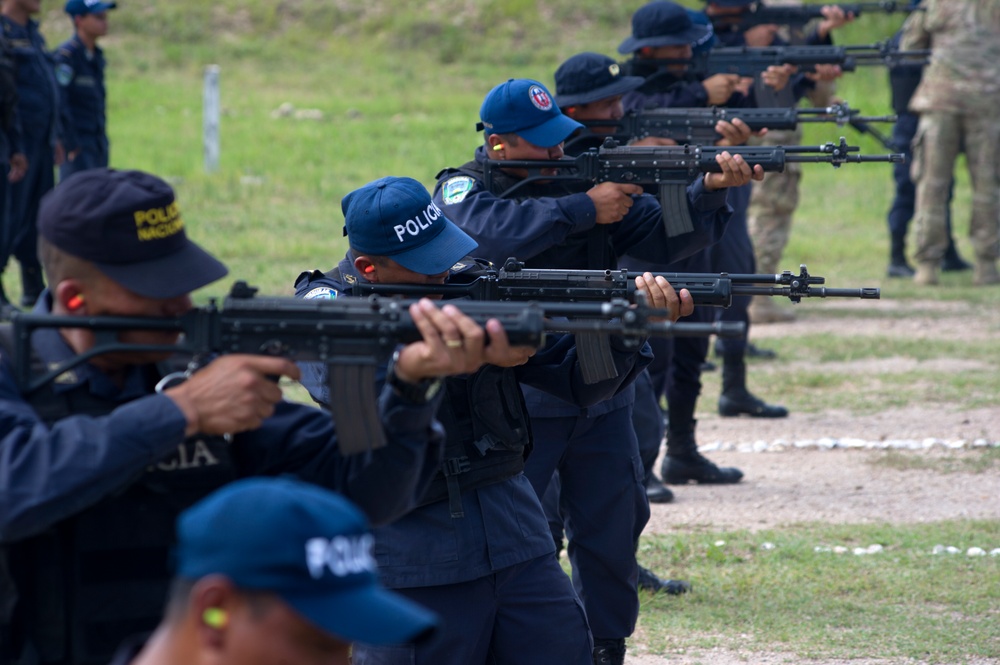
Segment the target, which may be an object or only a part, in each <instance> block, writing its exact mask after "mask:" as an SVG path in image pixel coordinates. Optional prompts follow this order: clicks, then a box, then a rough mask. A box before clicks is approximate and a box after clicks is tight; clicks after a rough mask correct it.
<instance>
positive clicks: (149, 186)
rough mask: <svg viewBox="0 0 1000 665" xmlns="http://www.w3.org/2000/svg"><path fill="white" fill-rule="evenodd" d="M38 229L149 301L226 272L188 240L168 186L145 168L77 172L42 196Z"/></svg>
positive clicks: (196, 286) (187, 290)
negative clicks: (145, 170) (143, 169)
mask: <svg viewBox="0 0 1000 665" xmlns="http://www.w3.org/2000/svg"><path fill="white" fill-rule="evenodd" d="M38 232H39V233H40V234H41V235H42V236H43V237H44V238H45V239H46V240H48V241H49V242H50V243H52V244H53V245H55V246H56V247H58V248H59V249H61V250H62V251H64V252H66V253H67V254H72V255H73V256H76V257H78V258H81V259H84V260H86V261H90V262H91V263H93V264H94V265H95V266H96V267H97V269H98V270H100V271H101V272H102V273H104V274H105V275H106V276H108V277H109V278H111V279H112V280H113V281H115V282H117V283H118V284H120V285H121V286H124V287H125V288H126V289H128V290H129V291H132V292H133V293H137V294H139V295H141V296H145V297H147V298H174V297H177V296H181V295H185V294H188V293H190V292H192V291H194V290H196V289H200V288H201V287H203V286H205V285H207V284H211V283H212V282H214V281H215V280H217V279H220V278H221V277H224V276H225V275H226V273H227V272H228V271H227V270H226V266H224V265H223V264H222V263H221V262H220V261H219V260H218V259H216V258H215V257H214V256H212V255H211V254H209V253H208V252H206V251H205V250H203V249H202V248H201V247H199V246H198V245H196V244H194V243H193V242H191V241H190V240H189V239H188V237H187V234H186V233H185V231H184V218H183V216H182V215H181V210H180V207H179V206H178V205H177V201H176V200H175V198H174V190H173V189H172V188H171V187H170V185H168V184H167V183H166V182H164V181H163V180H161V179H160V178H158V177H156V176H154V175H152V174H149V173H145V172H143V171H118V170H115V169H103V168H102V169H88V170H86V171H80V172H79V173H75V174H74V175H72V176H70V177H69V178H67V179H66V180H64V181H63V182H61V183H59V184H58V185H57V186H56V187H55V188H53V189H51V190H49V191H48V192H47V193H46V194H45V196H44V197H42V201H41V203H40V204H39V207H38Z"/></svg>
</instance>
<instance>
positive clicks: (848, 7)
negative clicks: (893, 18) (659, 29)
mask: <svg viewBox="0 0 1000 665" xmlns="http://www.w3.org/2000/svg"><path fill="white" fill-rule="evenodd" d="M834 6H836V7H840V8H841V9H842V10H844V13H845V14H854V16H855V17H857V16H860V15H861V14H862V13H864V12H870V13H881V14H895V13H897V12H907V13H908V12H912V11H919V10H920V9H916V8H914V7H913V6H912V3H910V2H896V1H895V0H880V1H879V2H852V3H837V4H836V5H834ZM822 8H823V5H803V6H801V7H771V6H768V5H764V4H761V3H760V2H756V3H754V4H753V5H752V6H751V7H749V8H748V9H747V11H745V12H743V13H741V14H732V15H726V16H713V17H711V19H712V27H713V28H715V31H716V32H719V33H725V32H739V31H743V30H746V29H747V28H752V27H753V26H755V25H768V24H772V23H773V24H777V25H790V26H793V27H802V26H804V25H806V24H807V23H809V22H810V21H812V20H815V19H822V18H824V16H823V12H822V11H821V10H822Z"/></svg>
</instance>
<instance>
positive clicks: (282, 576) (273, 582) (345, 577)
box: [174, 477, 437, 645]
mask: <svg viewBox="0 0 1000 665" xmlns="http://www.w3.org/2000/svg"><path fill="white" fill-rule="evenodd" d="M373 543H374V536H372V533H371V530H370V528H369V525H368V520H367V519H366V518H365V516H364V514H363V513H362V512H361V511H360V510H359V509H358V508H357V507H356V506H355V505H354V504H352V503H351V502H350V501H348V500H347V499H345V498H344V497H342V496H340V495H339V494H335V493H333V492H330V491H328V490H325V489H323V488H321V487H318V486H316V485H312V484H310V483H306V482H303V481H300V480H295V479H292V478H287V477H282V478H262V477H257V478H247V479H243V480H237V481H235V482H232V483H229V484H228V485H225V486H224V487H223V488H222V489H220V490H217V491H216V492H213V493H212V494H210V495H209V496H208V497H206V498H205V499H202V500H201V501H199V502H198V503H196V504H195V505H193V506H191V507H190V508H188V509H187V510H185V511H184V512H183V513H181V515H180V517H178V519H177V546H176V548H175V551H174V553H175V562H176V574H177V576H179V577H182V578H185V579H189V580H197V579H200V578H202V577H205V576H207V575H215V574H219V575H224V576H225V577H227V578H229V579H230V580H231V581H232V582H233V584H235V585H236V586H237V587H239V588H241V589H244V590H248V591H264V592H270V593H274V594H275V595H277V596H278V597H279V598H281V599H282V600H283V601H284V602H285V603H287V604H288V605H289V606H290V607H291V608H292V609H293V610H294V611H295V612H297V613H298V614H299V615H300V616H301V617H302V618H304V619H305V620H307V621H308V622H309V623H311V624H313V625H315V626H316V627H317V628H319V629H320V630H322V631H324V632H326V633H328V634H331V635H335V636H337V637H340V638H342V639H344V640H348V641H351V642H364V643H366V644H375V645H386V644H399V643H403V642H411V641H414V640H415V639H418V638H421V637H424V636H426V635H427V634H428V633H429V632H430V631H432V630H433V628H434V627H435V626H436V624H437V617H436V616H435V615H434V614H433V613H432V612H430V611H429V610H426V609H424V608H423V607H421V606H420V605H417V604H416V603H414V602H412V601H410V600H409V599H407V598H404V597H403V596H401V595H399V594H396V593H393V592H392V591H389V590H387V589H386V588H385V587H383V586H382V585H381V584H380V583H379V581H378V571H377V567H376V564H375V559H374V557H373V555H372V544H373Z"/></svg>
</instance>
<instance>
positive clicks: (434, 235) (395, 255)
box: [341, 177, 478, 275]
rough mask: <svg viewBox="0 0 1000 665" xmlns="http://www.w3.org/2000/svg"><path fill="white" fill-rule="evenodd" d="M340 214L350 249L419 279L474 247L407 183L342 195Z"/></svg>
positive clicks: (387, 181)
mask: <svg viewBox="0 0 1000 665" xmlns="http://www.w3.org/2000/svg"><path fill="white" fill-rule="evenodd" d="M341 209H342V210H343V212H344V235H346V236H347V237H348V240H349V243H350V245H351V247H352V248H353V249H354V250H356V251H358V252H361V253H362V254H370V255H372V256H387V257H389V258H390V259H392V260H393V261H395V262H396V263H398V264H399V265H401V266H403V267H404V268H407V269H409V270H412V271H413V272H417V273H420V274H422V275H436V274H438V273H442V272H444V271H445V270H448V268H450V267H452V266H453V265H455V264H456V263H458V261H460V260H461V259H462V258H463V257H465V256H468V254H469V253H470V252H472V250H474V249H475V248H476V247H477V246H478V244H477V243H476V241H475V240H473V239H472V238H471V237H469V235H468V234H466V233H465V231H463V230H462V229H460V228H458V227H457V226H455V224H454V223H453V222H452V221H451V220H450V219H448V218H447V217H445V216H444V213H443V212H441V209H440V208H438V207H437V205H435V204H434V201H432V200H431V196H430V194H429V193H428V192H427V189H426V188H425V187H424V186H423V185H421V184H420V183H419V182H417V181H416V180H414V179H413V178H397V177H388V178H380V179H379V180H376V181H374V182H370V183H368V184H367V185H365V186H363V187H360V188H359V189H356V190H354V191H353V192H351V193H349V194H348V195H347V196H345V197H344V198H343V200H342V201H341Z"/></svg>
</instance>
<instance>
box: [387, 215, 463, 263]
mask: <svg viewBox="0 0 1000 665" xmlns="http://www.w3.org/2000/svg"><path fill="white" fill-rule="evenodd" d="M443 219H444V221H445V225H444V229H443V230H442V231H441V232H440V233H438V234H437V235H436V236H434V238H433V239H432V240H430V241H428V242H426V243H424V244H423V245H421V246H420V247H415V248H413V249H411V250H409V251H406V252H400V253H399V254H391V255H389V258H390V259H392V260H393V261H395V262H396V263H398V264H399V265H401V266H403V267H404V268H406V269H408V270H412V271H413V272H417V273H420V274H421V275H437V274H439V273H443V272H444V271H446V270H448V268H451V267H452V266H453V265H455V264H456V263H458V262H459V261H461V260H462V259H463V258H465V257H466V256H468V255H469V254H471V253H472V250H474V249H475V248H476V247H478V246H479V243H477V242H476V241H475V240H473V239H472V237H471V236H469V234H467V233H466V232H465V231H463V230H462V229H460V228H458V226H456V225H455V223H454V222H452V221H451V220H450V219H448V218H447V217H444V218H443Z"/></svg>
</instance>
